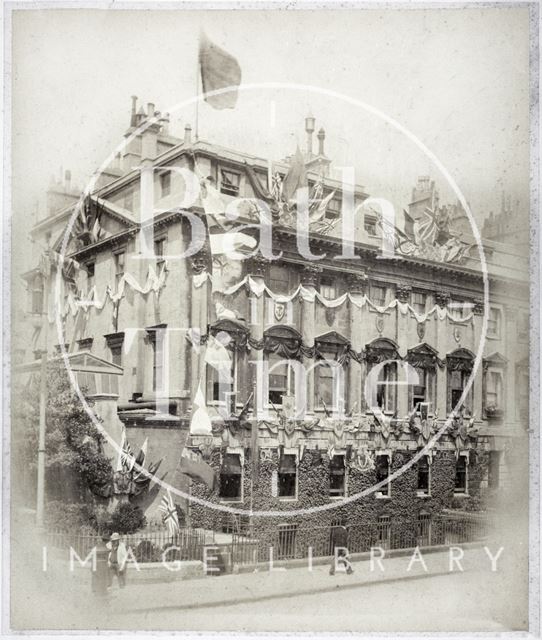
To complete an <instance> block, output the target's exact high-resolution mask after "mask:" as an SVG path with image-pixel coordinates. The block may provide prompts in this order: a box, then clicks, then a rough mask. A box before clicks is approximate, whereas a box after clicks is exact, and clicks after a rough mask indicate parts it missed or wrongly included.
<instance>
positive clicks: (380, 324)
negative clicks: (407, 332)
mask: <svg viewBox="0 0 542 640" xmlns="http://www.w3.org/2000/svg"><path fill="white" fill-rule="evenodd" d="M375 324H376V330H377V331H378V333H382V332H383V331H384V317H383V316H382V314H380V313H379V314H378V315H377V316H376V320H375Z"/></svg>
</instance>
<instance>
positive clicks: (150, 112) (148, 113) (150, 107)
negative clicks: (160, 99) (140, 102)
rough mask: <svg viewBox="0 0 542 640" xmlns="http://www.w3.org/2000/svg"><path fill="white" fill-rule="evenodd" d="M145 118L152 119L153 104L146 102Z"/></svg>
mask: <svg viewBox="0 0 542 640" xmlns="http://www.w3.org/2000/svg"><path fill="white" fill-rule="evenodd" d="M147 117H149V118H153V117H154V102H147Z"/></svg>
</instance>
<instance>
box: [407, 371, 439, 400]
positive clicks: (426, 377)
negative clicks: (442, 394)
mask: <svg viewBox="0 0 542 640" xmlns="http://www.w3.org/2000/svg"><path fill="white" fill-rule="evenodd" d="M414 370H415V371H416V374H417V376H418V381H417V383H415V384H414V382H415V378H414V373H413V372H412V371H411V370H410V369H409V373H410V376H411V380H412V384H410V385H409V390H410V397H411V406H412V409H417V410H418V411H419V410H420V406H419V405H420V404H421V403H423V402H426V403H431V402H433V396H434V386H435V372H434V371H433V370H432V369H424V368H422V367H414Z"/></svg>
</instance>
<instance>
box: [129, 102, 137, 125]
mask: <svg viewBox="0 0 542 640" xmlns="http://www.w3.org/2000/svg"><path fill="white" fill-rule="evenodd" d="M136 107H137V96H132V116H131V118H130V126H131V127H135V126H136Z"/></svg>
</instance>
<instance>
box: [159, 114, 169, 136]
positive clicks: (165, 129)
mask: <svg viewBox="0 0 542 640" xmlns="http://www.w3.org/2000/svg"><path fill="white" fill-rule="evenodd" d="M160 123H161V124H162V133H163V134H164V135H165V136H167V135H168V134H169V113H164V115H163V116H162V117H161V118H160Z"/></svg>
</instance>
